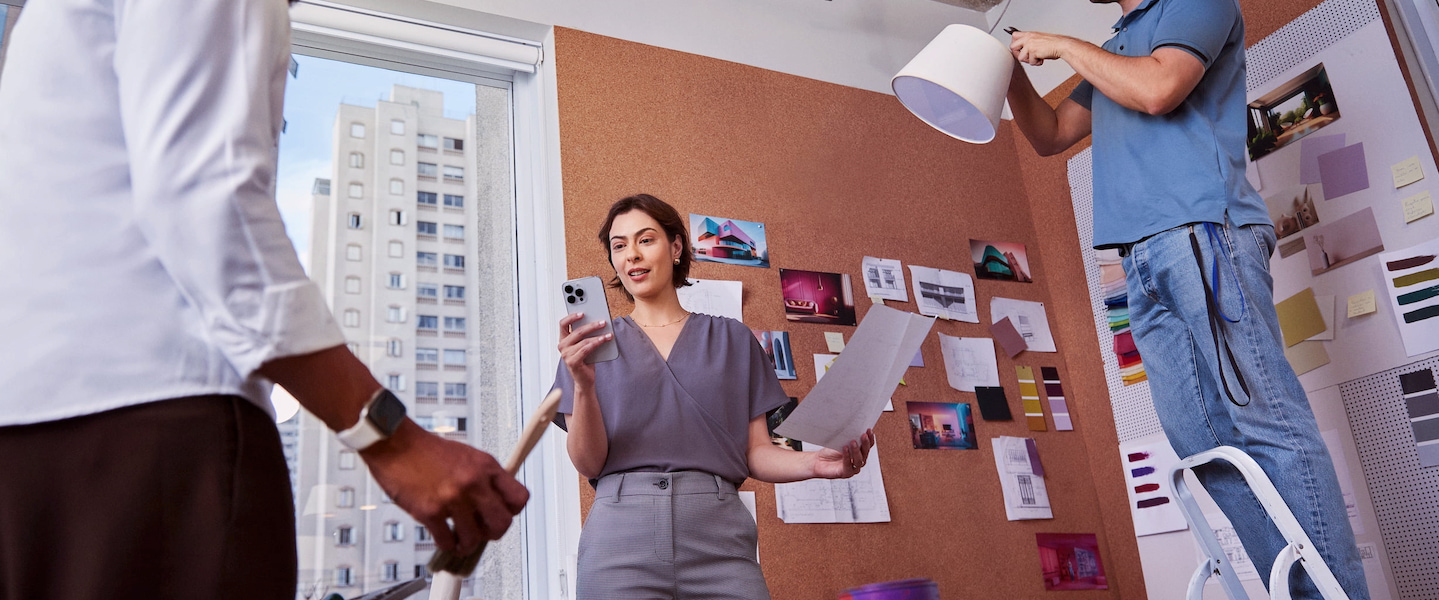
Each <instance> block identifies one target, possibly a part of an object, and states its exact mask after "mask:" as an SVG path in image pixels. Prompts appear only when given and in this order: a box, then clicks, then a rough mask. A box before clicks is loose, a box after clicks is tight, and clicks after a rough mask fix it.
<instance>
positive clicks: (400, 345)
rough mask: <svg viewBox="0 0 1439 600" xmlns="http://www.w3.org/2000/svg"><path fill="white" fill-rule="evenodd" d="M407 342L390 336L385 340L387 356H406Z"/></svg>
mask: <svg viewBox="0 0 1439 600" xmlns="http://www.w3.org/2000/svg"><path fill="white" fill-rule="evenodd" d="M404 355H405V343H404V342H403V341H402V340H400V339H399V338H390V339H389V340H388V341H386V342H385V356H404Z"/></svg>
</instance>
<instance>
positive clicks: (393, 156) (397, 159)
mask: <svg viewBox="0 0 1439 600" xmlns="http://www.w3.org/2000/svg"><path fill="white" fill-rule="evenodd" d="M390 164H392V165H403V164H405V151H404V150H391V151H390Z"/></svg>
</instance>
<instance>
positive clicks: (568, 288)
mask: <svg viewBox="0 0 1439 600" xmlns="http://www.w3.org/2000/svg"><path fill="white" fill-rule="evenodd" d="M565 293H566V294H573V293H575V287H574V286H572V285H567V286H565Z"/></svg>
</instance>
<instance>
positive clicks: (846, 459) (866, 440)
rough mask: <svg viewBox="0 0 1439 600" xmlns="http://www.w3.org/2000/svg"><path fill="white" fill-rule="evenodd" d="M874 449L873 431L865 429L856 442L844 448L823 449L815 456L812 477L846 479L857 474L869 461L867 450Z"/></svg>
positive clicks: (852, 441) (851, 442)
mask: <svg viewBox="0 0 1439 600" xmlns="http://www.w3.org/2000/svg"><path fill="white" fill-rule="evenodd" d="M873 447H874V430H873V429H867V430H865V432H864V435H861V436H859V439H857V440H851V441H850V443H848V444H845V445H844V448H841V449H839V450H831V449H829V448H825V449H824V450H821V451H819V452H817V453H816V454H815V461H814V476H815V477H820V478H824V479H848V478H850V477H854V476H855V474H857V473H859V470H860V469H863V468H864V464H865V462H866V461H868V460H869V449H870V448H873Z"/></svg>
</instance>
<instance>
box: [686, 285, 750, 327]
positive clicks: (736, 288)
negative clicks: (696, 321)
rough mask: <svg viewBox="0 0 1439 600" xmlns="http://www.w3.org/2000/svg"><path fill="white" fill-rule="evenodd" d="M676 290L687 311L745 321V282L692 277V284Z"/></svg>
mask: <svg viewBox="0 0 1439 600" xmlns="http://www.w3.org/2000/svg"><path fill="white" fill-rule="evenodd" d="M676 291H677V292H679V297H680V307H682V308H684V309H685V310H687V311H690V312H692V313H700V314H702V315H712V316H716V317H729V318H731V319H734V320H736V321H739V322H741V323H743V322H744V282H741V281H722V280H718V279H691V280H690V285H687V286H684V287H682V288H679V289H678V290H676Z"/></svg>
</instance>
